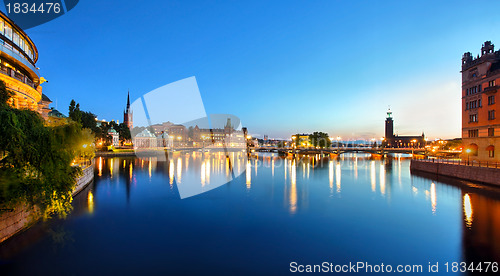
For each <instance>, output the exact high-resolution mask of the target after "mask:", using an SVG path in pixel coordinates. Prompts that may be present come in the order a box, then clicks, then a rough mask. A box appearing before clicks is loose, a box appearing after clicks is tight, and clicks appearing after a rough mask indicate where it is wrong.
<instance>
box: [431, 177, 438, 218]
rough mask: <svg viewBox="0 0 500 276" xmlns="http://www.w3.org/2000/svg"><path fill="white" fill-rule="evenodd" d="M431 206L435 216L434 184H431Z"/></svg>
mask: <svg viewBox="0 0 500 276" xmlns="http://www.w3.org/2000/svg"><path fill="white" fill-rule="evenodd" d="M431 204H432V213H433V214H435V213H436V205H437V199H436V184H434V182H432V183H431Z"/></svg>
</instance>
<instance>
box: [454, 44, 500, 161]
mask: <svg viewBox="0 0 500 276" xmlns="http://www.w3.org/2000/svg"><path fill="white" fill-rule="evenodd" d="M461 72H462V141H463V146H464V148H465V150H464V151H463V154H462V158H464V159H466V158H470V160H480V161H500V156H498V155H499V153H498V149H499V148H500V137H499V134H500V118H498V117H497V116H496V110H497V109H500V102H499V101H497V100H496V99H497V98H496V97H497V91H498V89H499V86H498V83H499V82H500V51H496V52H495V49H494V45H493V44H492V43H491V41H486V42H484V44H483V46H482V47H481V56H479V55H477V57H476V58H473V57H472V54H471V53H470V52H467V53H465V54H464V55H463V56H462V71H461Z"/></svg>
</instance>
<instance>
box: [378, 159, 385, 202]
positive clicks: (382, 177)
mask: <svg viewBox="0 0 500 276" xmlns="http://www.w3.org/2000/svg"><path fill="white" fill-rule="evenodd" d="M379 177H380V193H381V194H382V195H385V166H384V164H383V162H381V163H380V176H379Z"/></svg>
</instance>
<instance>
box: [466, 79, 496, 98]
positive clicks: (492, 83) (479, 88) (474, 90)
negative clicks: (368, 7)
mask: <svg viewBox="0 0 500 276" xmlns="http://www.w3.org/2000/svg"><path fill="white" fill-rule="evenodd" d="M488 86H490V87H491V86H495V80H491V81H489V82H488ZM481 91H482V86H481V84H480V85H476V86H473V87H470V88H467V89H465V95H467V96H468V95H473V94H476V93H479V92H481Z"/></svg>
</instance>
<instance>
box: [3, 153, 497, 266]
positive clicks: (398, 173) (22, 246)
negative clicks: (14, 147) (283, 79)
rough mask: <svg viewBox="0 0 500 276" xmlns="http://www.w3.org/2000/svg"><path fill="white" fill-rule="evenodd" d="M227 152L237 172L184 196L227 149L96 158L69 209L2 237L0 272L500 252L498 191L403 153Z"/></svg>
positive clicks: (449, 257) (448, 257)
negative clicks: (447, 176)
mask: <svg viewBox="0 0 500 276" xmlns="http://www.w3.org/2000/svg"><path fill="white" fill-rule="evenodd" d="M234 160H235V161H234V163H235V164H234V166H235V167H237V169H238V168H240V169H241V168H244V169H246V171H245V172H243V173H242V174H241V175H239V176H237V177H236V178H235V179H234V180H233V181H231V182H230V183H228V184H226V185H223V186H221V187H219V188H216V189H214V190H211V191H208V192H206V193H203V194H200V195H198V196H194V197H191V198H187V199H182V200H181V199H180V198H179V194H178V190H177V185H182V183H183V181H185V180H186V179H199V183H200V185H202V186H206V187H207V189H209V187H210V185H211V183H213V182H215V181H216V179H219V180H220V179H224V177H228V174H229V171H228V165H227V164H226V161H225V158H224V156H220V155H210V156H208V155H206V154H202V153H192V154H177V155H174V156H173V158H172V160H171V161H168V162H157V161H156V160H155V159H146V160H141V159H137V158H98V159H97V162H96V178H95V182H94V183H93V184H92V185H90V186H89V187H88V188H87V189H86V190H84V191H83V192H81V193H80V194H79V195H78V196H77V197H76V198H75V200H74V204H73V205H74V210H73V213H72V214H71V215H70V216H69V217H68V218H67V219H65V220H56V219H54V220H51V221H49V222H47V223H38V224H37V225H35V226H34V227H33V228H31V229H29V230H27V231H25V232H24V233H22V234H20V235H17V236H16V237H14V238H13V239H10V240H9V241H7V242H6V243H4V244H2V245H1V246H0V272H2V273H0V274H2V275H5V274H13V275H14V274H15V275H42V274H43V275H45V274H52V275H93V274H96V275H102V274H113V275H115V274H116V275H139V274H161V275H209V274H210V275H215V274H214V273H217V274H218V275H282V274H287V273H289V271H290V262H297V263H299V264H304V265H306V264H321V263H322V262H333V263H335V264H347V263H349V262H358V261H362V262H368V263H370V264H373V265H376V264H381V263H384V264H390V265H393V266H396V265H399V264H402V265H407V264H409V265H414V264H418V265H423V267H424V272H425V271H426V270H427V266H428V263H429V262H432V263H436V262H439V263H440V264H444V263H445V262H460V261H469V262H470V261H478V260H481V261H492V260H496V261H500V200H499V199H498V198H499V196H498V194H499V193H498V192H497V191H496V190H491V189H488V190H484V189H478V188H475V187H474V185H472V184H470V183H460V182H451V181H449V180H445V181H446V182H445V183H443V182H440V181H437V180H433V179H430V178H426V177H422V176H416V175H412V174H410V171H409V160H405V159H401V158H399V159H398V158H396V159H386V160H370V159H368V158H366V157H365V156H363V155H346V156H344V157H343V158H342V159H341V160H339V161H330V160H328V159H325V160H322V161H321V160H314V161H312V160H309V161H307V162H302V161H299V160H297V161H294V160H291V159H281V158H278V157H277V156H273V155H271V154H268V155H260V156H259V157H258V158H253V159H251V160H250V161H248V162H247V161H246V160H245V159H242V158H241V159H240V158H239V157H236V158H235V159H234ZM313 162H314V163H313ZM174 177H175V179H174ZM441 181H443V180H441ZM442 268H444V266H443V265H441V267H440V269H442ZM440 272H441V270H440Z"/></svg>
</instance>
